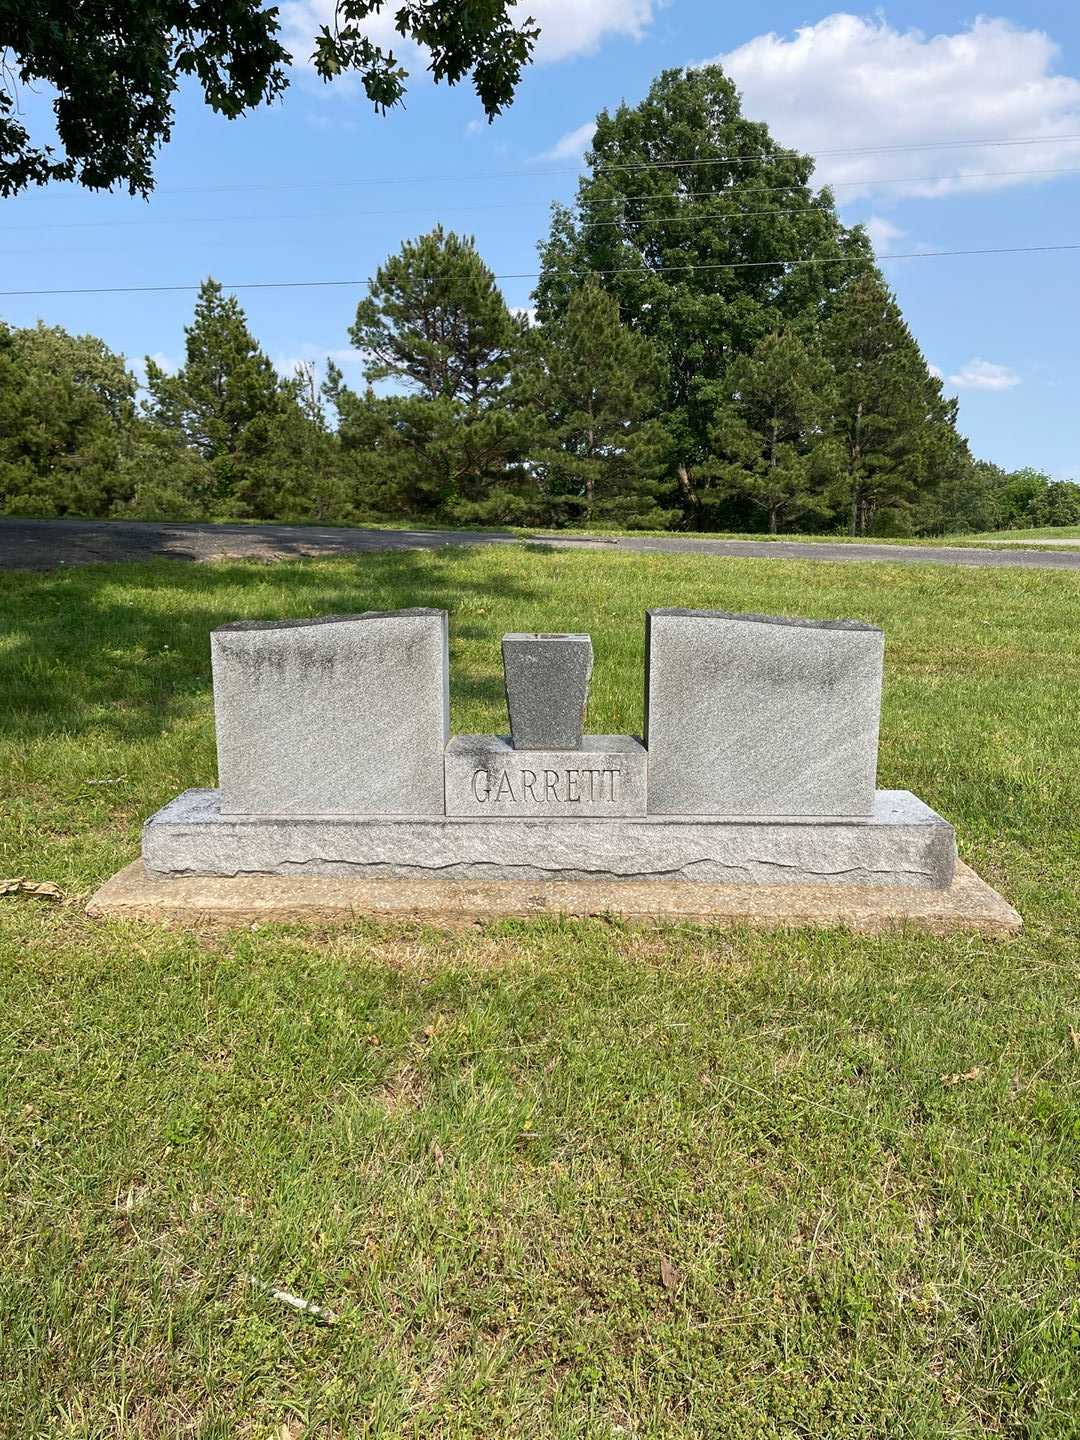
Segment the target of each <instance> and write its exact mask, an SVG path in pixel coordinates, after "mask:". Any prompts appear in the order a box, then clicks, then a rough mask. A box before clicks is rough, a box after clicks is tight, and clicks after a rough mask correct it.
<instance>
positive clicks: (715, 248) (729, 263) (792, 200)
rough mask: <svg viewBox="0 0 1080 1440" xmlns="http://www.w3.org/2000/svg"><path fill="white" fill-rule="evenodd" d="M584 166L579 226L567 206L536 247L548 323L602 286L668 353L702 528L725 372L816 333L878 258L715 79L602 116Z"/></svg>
mask: <svg viewBox="0 0 1080 1440" xmlns="http://www.w3.org/2000/svg"><path fill="white" fill-rule="evenodd" d="M586 159H587V161H588V166H589V173H588V174H586V175H585V176H584V177H583V179H582V181H581V182H580V184H579V186H578V195H577V205H576V213H574V212H572V211H571V210H569V209H568V208H566V207H563V206H557V207H556V208H555V212H554V215H553V219H552V226H551V233H550V236H549V238H548V240H547V242H546V243H545V244H544V245H543V246H542V247H541V261H542V271H543V273H542V275H541V279H540V282H539V284H538V286H537V290H536V300H537V307H538V312H539V315H540V318H541V320H542V321H544V322H545V323H547V322H548V321H549V320H550V319H551V318H553V317H554V316H555V315H558V314H561V313H562V312H563V311H564V310H565V309H566V307H567V305H568V303H569V298H570V295H571V294H572V293H573V292H574V290H575V289H576V288H578V287H579V286H580V285H581V284H582V283H583V282H584V280H585V279H586V277H587V276H588V275H589V274H590V273H591V274H595V275H597V276H599V277H600V278H601V279H602V280H603V283H604V286H605V288H606V289H608V290H609V291H611V293H612V294H614V295H615V296H616V297H617V299H618V301H619V306H620V310H621V314H622V318H623V320H624V322H625V323H626V324H628V325H629V326H631V327H632V328H633V329H635V330H638V331H640V332H641V333H642V334H644V335H647V336H649V337H650V338H652V339H654V340H655V341H657V342H658V343H659V345H660V346H661V348H662V350H663V351H664V353H665V357H666V359H667V362H668V365H667V377H668V386H667V395H666V397H665V402H664V405H663V416H664V423H665V426H666V428H667V430H668V433H669V436H670V440H671V445H672V448H673V452H674V457H675V463H676V473H677V476H678V480H679V486H680V490H681V496H682V504H683V507H684V511H685V514H686V518H687V521H688V523H689V524H691V525H694V526H700V525H702V524H703V523H704V521H705V518H706V515H707V514H710V513H714V509H715V507H710V497H709V495H708V494H707V493H706V492H707V490H708V487H709V485H710V484H711V477H710V474H709V472H708V469H706V471H705V472H704V473H699V467H700V465H701V463H702V461H704V460H706V459H707V458H708V456H709V455H710V453H711V451H710V432H711V430H712V428H713V417H714V415H715V412H716V408H717V405H718V404H719V403H721V402H722V401H723V399H724V397H725V395H726V394H727V392H728V385H727V380H726V376H727V371H728V368H729V366H730V365H731V363H732V361H733V360H734V359H735V358H736V357H737V356H739V355H745V354H748V353H749V352H750V351H751V350H752V348H753V346H754V345H755V344H757V342H758V341H759V340H761V339H762V338H764V337H765V336H766V335H768V334H770V333H771V332H772V331H773V330H775V329H776V328H777V327H778V326H779V325H783V324H785V323H788V322H790V321H793V320H795V319H797V318H800V317H804V318H805V319H806V320H807V321H808V322H810V323H813V321H814V320H816V318H817V317H818V316H819V315H820V314H821V313H823V311H824V308H825V306H826V303H827V301H828V298H829V296H830V295H831V294H832V293H833V291H835V289H836V288H837V287H838V286H839V285H840V284H841V283H842V281H843V280H844V278H845V276H846V275H847V274H849V273H850V272H851V271H852V269H853V268H854V267H857V266H858V265H860V264H864V263H865V262H866V260H867V258H868V256H869V253H870V250H869V242H868V240H867V238H866V235H865V234H864V233H863V232H862V231H861V230H858V229H855V230H848V229H846V228H845V227H844V226H843V225H842V224H841V223H840V221H839V219H838V218H837V215H836V211H835V207H834V204H833V200H832V197H831V195H830V194H829V192H828V191H827V190H823V191H820V192H818V193H815V192H814V190H813V188H812V186H811V175H812V171H813V162H812V160H811V159H810V158H809V157H807V156H803V155H797V154H793V153H792V152H790V151H785V150H782V149H781V148H780V147H779V146H777V145H776V144H775V142H774V141H773V140H772V139H771V137H770V135H769V132H768V129H767V128H766V126H764V125H762V124H758V123H754V122H752V121H750V120H747V119H746V118H745V117H744V116H743V115H742V112H741V108H740V103H739V97H738V93H737V92H736V89H735V87H734V85H733V84H732V83H731V81H730V80H729V79H728V78H727V77H726V76H725V75H724V73H723V71H722V69H721V68H720V67H719V66H717V65H706V66H703V67H701V68H698V69H690V70H668V71H665V72H664V73H663V74H662V75H660V76H659V78H658V79H657V80H656V81H655V82H654V83H653V85H652V87H651V89H650V91H649V94H648V96H647V97H646V99H645V100H644V101H642V102H641V104H639V105H636V106H628V105H621V106H620V107H619V108H618V110H616V111H615V113H614V114H609V113H608V112H607V111H603V112H601V114H600V115H599V116H598V118H597V126H596V133H595V135H594V138H593V142H592V147H591V149H590V151H589V154H588V155H587V157H586ZM807 260H812V261H813V262H814V263H812V264H799V263H790V264H789V263H785V262H789V261H790V262H799V261H807Z"/></svg>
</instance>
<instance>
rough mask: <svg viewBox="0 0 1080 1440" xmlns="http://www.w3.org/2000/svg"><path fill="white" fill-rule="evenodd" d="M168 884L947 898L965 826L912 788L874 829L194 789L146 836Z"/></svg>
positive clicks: (150, 868)
mask: <svg viewBox="0 0 1080 1440" xmlns="http://www.w3.org/2000/svg"><path fill="white" fill-rule="evenodd" d="M142 854H143V861H144V863H145V866H146V869H147V872H148V873H149V874H150V875H155V876H164V877H168V876H179V875H226V876H227V875H326V876H355V877H368V878H370V879H378V878H391V877H392V878H397V879H406V880H408V879H411V880H424V879H427V880H431V879H437V878H441V879H445V880H514V881H517V880H527V881H531V880H560V881H592V880H597V881H605V882H611V883H625V882H627V881H635V882H636V881H682V882H692V883H698V884H711V885H822V884H825V885H841V886H851V885H877V886H899V887H910V888H914V889H929V890H935V889H938V890H940V889H944V888H946V887H947V886H948V885H949V884H950V883H951V882H952V879H953V874H954V871H955V865H956V839H955V836H954V834H953V829H952V826H951V825H949V824H948V823H947V822H946V821H945V820H943V819H942V818H941V816H940V815H937V814H935V812H934V811H933V810H931V809H930V808H929V807H928V806H927V805H924V804H923V802H922V801H921V800H919V799H917V798H916V797H915V796H914V795H912V794H911V793H910V792H909V791H906V790H879V791H878V792H877V795H876V797H875V801H874V808H873V812H872V813H871V815H870V816H869V817H868V818H867V819H862V820H818V821H810V820H806V819H771V820H734V819H729V820H724V819H720V820H712V819H710V820H700V819H695V818H684V817H670V816H651V817H645V818H643V819H621V820H589V819H570V820H563V819H554V820H552V819H544V820H530V819H517V818H515V819H490V820H489V819H475V818H471V817H434V818H432V819H415V818H411V817H401V818H387V817H383V816H377V817H371V818H365V819H347V820H346V819H341V818H335V817H318V816H311V817H287V818H282V817H275V818H270V819H259V818H248V817H241V816H224V815H222V814H221V811H220V805H219V799H218V792H217V791H215V790H188V791H185V792H184V794H183V795H180V796H179V797H178V798H177V799H175V800H173V801H172V802H171V803H170V804H168V805H166V806H165V807H164V809H162V810H159V811H158V813H157V814H156V815H154V816H152V817H151V819H150V820H148V821H147V822H146V825H145V826H144V827H143V842H142Z"/></svg>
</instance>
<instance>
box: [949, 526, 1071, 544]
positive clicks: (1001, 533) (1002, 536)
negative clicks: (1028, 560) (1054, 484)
mask: <svg viewBox="0 0 1080 1440" xmlns="http://www.w3.org/2000/svg"><path fill="white" fill-rule="evenodd" d="M963 538H964V539H965V540H969V541H975V540H1080V525H1043V526H1042V527H1041V528H1036V529H1034V530H987V531H986V532H984V533H983V534H981V535H965V536H964V537H963Z"/></svg>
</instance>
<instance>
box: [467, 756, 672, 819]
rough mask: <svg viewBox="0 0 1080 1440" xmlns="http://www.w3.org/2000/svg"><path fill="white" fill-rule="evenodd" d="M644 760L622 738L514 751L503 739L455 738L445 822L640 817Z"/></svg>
mask: <svg viewBox="0 0 1080 1440" xmlns="http://www.w3.org/2000/svg"><path fill="white" fill-rule="evenodd" d="M647 761H648V756H647V755H646V752H645V747H644V746H643V745H642V744H641V743H640V742H639V741H637V740H633V739H631V738H630V736H629V735H586V736H584V738H583V739H582V743H581V749H580V750H572V751H570V750H516V749H515V748H514V746H513V745H512V744H511V742H510V741H509V739H507V738H506V737H505V736H502V735H455V736H454V738H453V740H451V741H450V744H449V745H448V746H447V749H446V813H447V815H481V816H488V817H490V816H500V815H501V816H508V817H510V816H519V817H520V816H539V817H543V816H578V817H581V816H594V817H598V818H603V819H608V820H612V819H615V818H617V817H619V816H626V815H644V814H645V800H646V781H647V769H648V765H647Z"/></svg>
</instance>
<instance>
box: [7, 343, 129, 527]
mask: <svg viewBox="0 0 1080 1440" xmlns="http://www.w3.org/2000/svg"><path fill="white" fill-rule="evenodd" d="M135 387H136V381H135V377H134V375H132V373H131V372H130V370H129V369H128V368H127V365H126V363H125V361H124V358H123V356H121V355H116V354H114V353H113V352H112V351H111V350H109V349H108V347H107V346H106V345H105V344H104V342H103V341H101V340H99V339H98V338H97V337H96V336H93V335H70V334H68V332H67V331H66V330H63V329H61V328H60V327H59V326H49V325H44V324H42V323H40V322H39V323H38V324H37V325H35V326H32V327H30V328H28V329H23V330H19V329H10V328H8V327H7V326H5V325H3V324H0V512H3V513H7V514H23V515H88V516H103V515H108V514H109V513H110V512H111V511H112V510H113V509H114V508H115V507H116V506H117V505H120V504H122V503H123V501H124V499H125V485H126V480H125V477H124V463H125V458H126V456H127V455H128V453H129V451H130V448H131V445H132V443H133V437H134V433H135V428H136V412H135V404H134V396H135Z"/></svg>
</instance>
